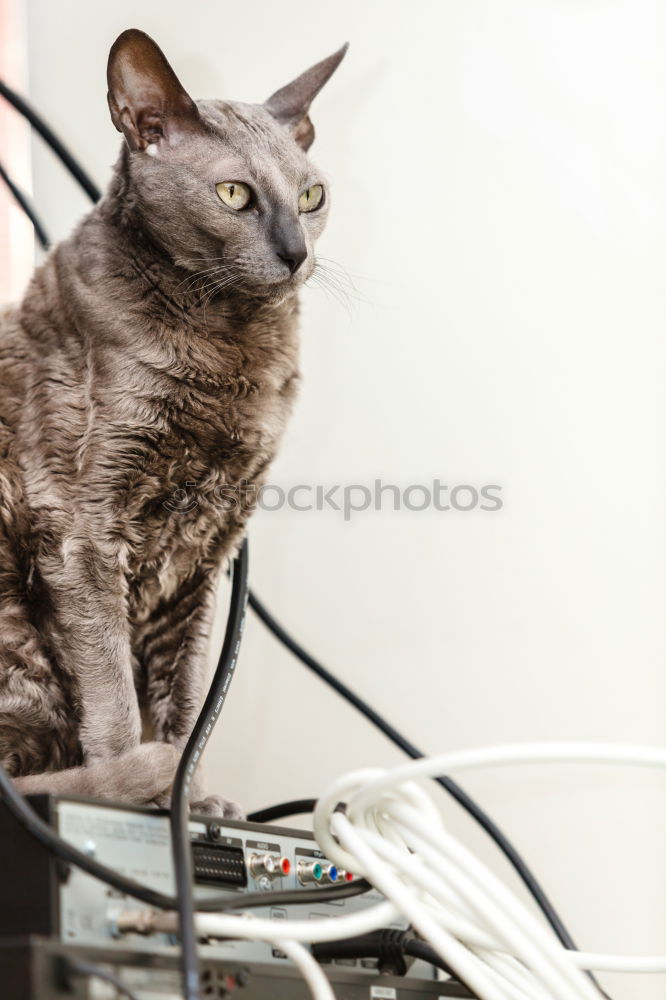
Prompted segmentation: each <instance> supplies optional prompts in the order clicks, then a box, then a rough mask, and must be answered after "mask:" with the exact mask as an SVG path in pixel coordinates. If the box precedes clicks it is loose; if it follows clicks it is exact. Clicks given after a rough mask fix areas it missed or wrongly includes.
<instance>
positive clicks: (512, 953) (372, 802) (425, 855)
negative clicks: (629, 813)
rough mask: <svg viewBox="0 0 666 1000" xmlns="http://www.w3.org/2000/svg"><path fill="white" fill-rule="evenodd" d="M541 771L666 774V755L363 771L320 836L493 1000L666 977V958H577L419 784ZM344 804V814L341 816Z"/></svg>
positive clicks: (450, 762)
mask: <svg viewBox="0 0 666 1000" xmlns="http://www.w3.org/2000/svg"><path fill="white" fill-rule="evenodd" d="M539 762H542V763H543V762H560V763H562V762H578V763H580V762H590V763H606V764H616V765H617V764H620V765H622V764H628V765H634V766H651V767H655V766H656V767H666V751H665V750H663V749H661V748H653V747H640V746H614V745H607V744H523V745H520V746H506V747H491V748H488V749H481V750H470V751H461V752H459V753H450V754H443V755H440V756H438V757H432V758H427V759H423V760H418V761H414V762H412V763H409V764H405V765H402V766H400V767H397V768H394V769H392V770H391V771H381V770H372V771H367V770H366V771H357V772H354V773H352V774H349V775H347V776H345V777H343V778H341V779H340V780H338V781H336V782H335V783H334V785H333V786H332V787H331V788H330V789H329V791H328V792H327V793H326V795H325V796H324V797H323V798H321V799H320V800H319V802H318V804H317V809H316V811H315V818H314V829H315V836H316V838H317V841H318V843H319V846H320V847H321V849H322V851H324V853H325V854H326V855H327V856H328V857H330V858H331V859H332V860H333V861H335V862H336V863H337V864H338V865H339V866H340V867H344V868H347V869H351V870H353V871H356V872H358V873H359V874H362V875H364V876H365V877H366V878H368V879H369V880H370V881H371V882H372V883H373V884H374V885H375V886H376V887H377V888H378V889H380V890H381V891H382V892H383V893H384V895H385V896H386V897H387V899H389V900H391V901H392V902H393V903H394V904H395V905H396V908H397V909H398V910H399V911H400V912H401V913H403V914H404V915H405V916H407V917H408V918H409V920H410V922H411V924H412V926H413V927H414V929H415V930H416V931H418V932H419V933H420V935H421V936H422V937H423V938H424V939H425V940H426V941H428V942H429V943H430V944H431V945H432V947H433V948H434V949H435V950H436V951H437V953H438V954H439V955H440V957H441V958H442V959H443V960H444V961H445V962H447V963H448V964H449V965H450V966H451V968H452V969H454V970H455V972H456V973H457V974H458V975H459V976H460V978H461V979H462V980H463V981H464V982H465V983H466V984H467V985H468V986H469V987H470V988H471V989H472V990H473V991H474V992H475V993H477V994H478V996H479V997H481V998H482V1000H599V996H600V994H599V991H598V990H597V988H596V987H595V985H594V984H593V982H592V981H591V980H590V979H589V977H588V976H587V975H585V973H584V972H582V971H581V969H586V968H587V969H599V968H602V969H603V968H605V969H614V970H617V971H636V972H638V971H650V972H654V971H666V957H664V956H656V957H637V958H633V959H632V958H627V957H623V956H607V955H587V954H583V953H580V952H569V951H567V950H565V949H564V948H563V947H562V946H561V944H560V943H559V942H558V941H557V939H556V937H555V935H554V934H553V933H552V931H551V930H550V928H548V927H546V926H544V924H543V923H542V922H541V921H540V920H539V919H538V918H536V917H535V916H533V915H532V913H531V912H530V911H529V910H527V909H526V908H525V906H524V905H523V904H522V903H521V902H520V900H519V899H518V898H517V897H516V896H515V895H514V894H513V893H512V892H511V891H510V890H509V889H508V888H507V887H506V886H505V885H504V884H503V883H502V882H500V881H499V879H497V878H496V876H495V875H493V873H492V872H491V871H490V870H489V869H488V868H486V867H485V865H483V864H482V863H481V862H480V861H479V860H478V859H477V858H475V857H474V855H473V854H471V852H470V851H469V850H468V849H467V848H466V847H465V846H464V845H463V844H462V843H460V842H459V841H457V840H456V839H455V838H454V837H453V836H452V835H451V834H450V833H449V832H448V831H447V830H446V828H445V825H444V822H443V819H442V817H441V814H440V813H439V811H438V810H437V809H436V808H435V806H434V804H433V802H432V801H431V799H430V798H429V797H428V796H427V795H426V794H425V792H424V791H423V790H422V789H421V788H420V787H419V786H418V785H416V784H415V783H414V782H415V780H416V779H418V778H423V777H426V776H430V777H435V776H437V775H440V774H452V773H454V772H456V771H460V770H464V769H466V768H471V767H474V768H477V767H489V766H497V765H507V764H528V763H539ZM340 802H345V803H346V810H345V811H344V812H340V811H338V812H336V811H335V810H336V806H337V805H338V803H340Z"/></svg>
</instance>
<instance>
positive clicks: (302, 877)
mask: <svg viewBox="0 0 666 1000" xmlns="http://www.w3.org/2000/svg"><path fill="white" fill-rule="evenodd" d="M296 873H297V875H298V881H299V882H300V883H301V885H312V884H313V883H314V884H315V885H319V883H320V882H321V880H322V878H323V875H324V869H323V868H322V866H321V863H320V862H319V861H299V862H298V868H297V870H296Z"/></svg>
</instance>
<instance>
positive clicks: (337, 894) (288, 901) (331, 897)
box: [197, 878, 374, 913]
mask: <svg viewBox="0 0 666 1000" xmlns="http://www.w3.org/2000/svg"><path fill="white" fill-rule="evenodd" d="M373 888H374V886H373V885H372V884H371V883H370V882H368V881H367V880H366V879H364V878H357V879H354V881H353V882H342V883H341V884H340V885H323V886H321V887H318V886H317V887H315V888H313V889H273V890H272V891H271V892H245V893H243V894H242V895H241V894H240V893H239V894H238V895H237V896H230V897H229V898H228V899H226V900H224V902H222V901H221V900H219V899H216V898H215V897H212V898H211V899H210V900H207V899H201V900H199V901H198V903H197V912H200V913H206V912H209V913H210V912H214V913H224V912H225V911H226V910H232V911H233V910H250V909H252V910H253V909H255V908H257V907H260V906H310V905H312V904H314V905H317V906H318V905H319V904H324V903H334V902H336V901H337V900H340V899H351V898H353V897H354V896H362V895H363V894H364V893H366V892H370V890H371V889H373ZM211 904H212V905H211Z"/></svg>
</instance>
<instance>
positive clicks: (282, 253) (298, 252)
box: [277, 246, 308, 274]
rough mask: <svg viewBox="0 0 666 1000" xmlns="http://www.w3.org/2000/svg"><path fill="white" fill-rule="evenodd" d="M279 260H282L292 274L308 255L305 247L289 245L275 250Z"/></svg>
mask: <svg viewBox="0 0 666 1000" xmlns="http://www.w3.org/2000/svg"><path fill="white" fill-rule="evenodd" d="M277 255H278V257H279V258H280V260H283V261H284V262H285V264H286V265H287V267H288V268H289V270H290V271H291V273H292V274H296V272H297V271H298V269H299V267H300V266H301V264H302V263H303V261H304V260H305V258H306V257H307V255H308V251H307V247H305V246H289V247H282V248H281V249H280V250H278V252H277Z"/></svg>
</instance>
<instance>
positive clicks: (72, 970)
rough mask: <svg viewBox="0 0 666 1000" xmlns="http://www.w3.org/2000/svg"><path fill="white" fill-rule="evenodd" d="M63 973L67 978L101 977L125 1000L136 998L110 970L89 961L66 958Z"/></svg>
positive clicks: (135, 999) (136, 999)
mask: <svg viewBox="0 0 666 1000" xmlns="http://www.w3.org/2000/svg"><path fill="white" fill-rule="evenodd" d="M65 975H66V976H67V977H68V978H70V977H71V976H86V977H87V978H91V977H92V978H95V979H102V980H104V982H105V983H110V984H111V985H112V986H114V987H115V989H116V993H120V994H121V996H124V997H127V1000H138V997H137V995H136V993H132V991H131V990H130V989H129V988H128V987H127V986H125V984H124V983H123V982H122V980H121V979H119V978H118V976H114V974H113V973H112V972H107V971H106V969H101V968H100V967H99V966H98V965H93V964H92V963H91V962H79V961H78V960H74V959H67V960H66V962H65Z"/></svg>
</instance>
